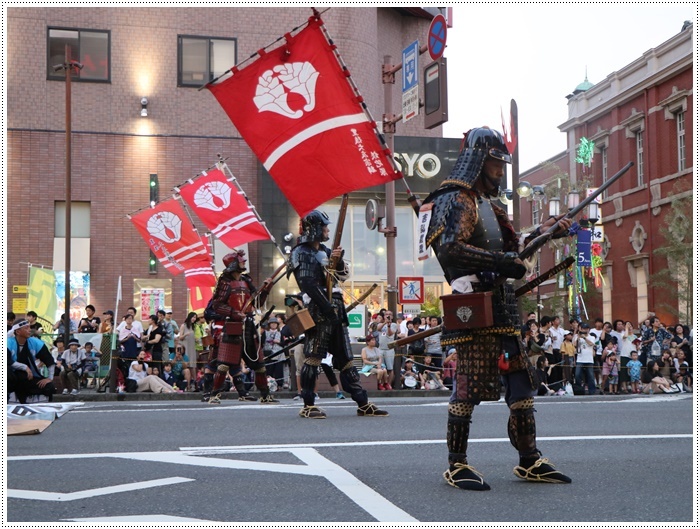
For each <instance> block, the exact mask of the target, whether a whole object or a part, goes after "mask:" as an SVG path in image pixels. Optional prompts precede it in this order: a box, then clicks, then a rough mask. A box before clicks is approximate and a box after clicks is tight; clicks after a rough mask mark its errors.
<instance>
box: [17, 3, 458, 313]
mask: <svg viewBox="0 0 700 529" xmlns="http://www.w3.org/2000/svg"><path fill="white" fill-rule="evenodd" d="M436 13H437V10H436V9H432V8H426V9H425V10H424V9H420V8H374V7H333V8H331V9H329V10H327V11H326V12H324V13H323V15H322V17H323V19H324V21H325V23H326V26H327V28H328V31H329V33H330V34H331V36H332V37H333V38H334V40H335V43H336V44H337V45H338V48H339V51H340V52H341V54H342V56H343V58H344V60H345V62H346V63H347V65H348V67H349V69H350V72H351V73H352V75H353V78H354V80H355V82H356V84H357V85H358V87H359V89H360V91H361V93H362V94H363V95H364V97H365V101H366V102H367V104H368V107H369V110H370V112H371V113H372V115H373V116H374V118H375V119H376V120H380V119H381V117H382V113H383V111H384V87H383V85H382V82H381V64H382V63H383V62H384V57H385V56H386V55H390V56H392V57H393V61H394V62H399V61H400V57H401V51H402V49H403V48H404V47H406V45H408V44H409V43H410V42H412V41H413V40H416V39H425V35H426V34H427V29H428V25H429V23H430V20H431V19H432V17H433V15H434V14H436ZM310 15H311V11H310V9H308V8H302V7H284V8H283V9H280V8H259V7H250V8H246V7H235V8H227V7H197V8H194V7H172V8H171V7H169V8H150V7H149V8H142V7H138V8H137V7H134V8H132V7H80V8H64V7H10V8H8V10H7V26H6V29H7V42H8V43H10V45H9V47H8V51H7V69H6V71H7V79H8V82H7V110H8V113H7V121H6V124H7V145H8V150H7V152H8V163H7V170H8V177H7V198H8V201H7V203H8V204H9V205H10V210H9V215H8V218H9V219H10V224H9V228H10V229H8V239H7V256H8V259H7V283H6V284H7V285H24V284H27V274H28V272H27V263H32V264H34V265H43V266H46V267H49V268H54V269H56V270H60V269H61V268H62V267H63V266H64V264H63V258H62V257H61V256H62V255H64V252H65V250H62V249H63V248H65V246H64V244H65V222H64V219H65V213H64V212H65V192H66V189H65V185H66V173H65V154H66V152H65V148H66V138H65V126H66V122H65V96H66V86H65V77H64V74H63V73H62V72H54V70H53V68H52V66H53V65H54V64H59V63H61V62H63V55H62V54H63V49H64V44H65V43H70V44H71V45H72V47H73V48H72V49H73V50H74V51H73V53H74V54H75V57H74V58H76V59H78V60H80V61H81V62H82V63H83V64H84V68H83V70H82V71H81V72H80V79H76V82H73V83H72V130H73V135H72V184H71V188H72V193H71V197H72V198H71V201H72V210H73V216H72V218H73V219H74V220H73V221H72V230H71V231H72V237H71V245H72V248H73V253H72V257H71V264H72V266H71V269H72V270H80V271H83V272H89V274H90V284H91V287H90V291H89V302H91V303H92V304H94V305H95V306H96V307H97V309H98V313H101V312H102V311H103V310H105V309H107V308H109V307H112V306H113V303H114V296H115V291H116V284H117V277H118V276H120V275H121V276H122V277H123V281H124V293H125V295H124V298H125V299H124V300H123V302H122V307H125V306H128V305H130V304H131V297H130V294H131V292H132V285H133V291H134V298H133V299H134V302H135V303H136V302H137V299H138V298H137V296H136V292H137V291H138V288H139V287H143V286H145V285H165V287H166V288H167V289H168V293H170V291H172V297H169V296H168V298H167V299H168V302H167V303H166V306H172V307H173V309H174V311H175V314H176V318H177V319H179V320H180V321H181V320H182V319H183V318H184V313H185V311H186V286H185V281H184V277H182V276H177V277H172V276H171V275H170V274H169V273H168V272H167V271H165V270H164V269H163V267H159V269H158V270H157V273H155V274H150V273H149V251H148V247H147V246H146V244H145V243H144V241H143V240H142V239H141V238H140V236H139V235H138V233H137V231H136V230H135V229H134V228H133V226H132V225H131V223H130V221H129V220H128V219H127V217H126V215H127V214H128V213H131V212H134V211H136V210H138V209H140V208H143V207H145V206H147V205H148V203H149V175H150V174H157V175H158V181H159V187H160V198H161V199H164V198H167V197H168V195H169V193H170V192H171V191H170V190H171V189H172V187H174V186H176V185H178V184H181V183H182V182H184V181H186V180H187V179H188V178H191V177H193V176H195V175H197V174H198V173H199V172H200V171H202V170H203V169H206V168H208V167H210V166H212V165H213V164H214V162H216V160H217V158H216V155H217V154H218V153H221V154H222V155H223V156H225V157H228V165H229V167H230V168H231V169H232V171H234V173H235V174H236V176H237V178H238V180H239V182H240V184H241V186H242V187H243V189H245V191H246V193H247V194H248V196H249V198H250V199H251V201H252V203H253V204H255V205H256V206H257V208H258V210H259V211H260V212H261V215H262V216H263V218H264V219H265V220H266V221H268V223H269V224H270V225H274V226H276V228H275V229H277V227H279V231H281V232H286V231H287V228H289V229H290V231H294V230H292V227H294V226H296V223H297V222H298V219H297V218H296V217H295V215H293V214H292V213H293V212H291V210H289V209H287V210H283V211H281V212H280V210H278V209H275V205H276V204H279V203H282V202H283V198H282V197H281V195H280V194H279V191H277V189H276V187H275V186H274V184H272V183H271V181H270V180H269V176H267V175H266V173H265V171H264V169H263V168H262V166H261V165H260V164H259V162H258V161H257V159H256V158H255V156H254V155H253V154H252V152H251V151H250V150H249V149H248V147H247V146H246V144H245V143H244V141H243V140H242V139H241V138H240V136H239V135H238V133H237V131H236V130H235V129H234V127H233V125H232V124H231V122H230V121H229V119H228V117H227V116H226V114H225V113H224V112H223V110H222V109H221V108H220V106H219V104H218V103H217V102H216V100H215V99H214V97H213V96H212V95H211V94H210V93H208V91H206V90H203V91H198V90H197V88H198V87H199V86H201V85H202V84H204V83H205V82H206V81H207V80H209V79H210V78H213V77H214V76H216V75H219V74H221V73H223V71H225V69H227V68H229V67H230V66H232V65H233V64H234V63H238V62H239V61H241V60H242V59H244V58H246V57H249V56H250V55H251V54H253V53H255V52H256V51H257V50H259V49H260V48H262V47H264V46H267V45H269V44H271V43H272V42H273V41H275V40H276V39H277V38H278V37H280V36H282V35H283V34H284V33H286V32H288V31H290V30H291V29H292V28H293V27H295V26H298V25H300V24H301V23H303V22H305V21H306V20H307V18H308V17H309V16H310ZM426 55H427V54H426ZM428 61H429V58H427V57H426V56H422V57H421V59H420V67H421V68H422V67H424V66H425V65H426V64H427V63H428ZM400 85H401V83H400V82H397V83H396V85H395V86H394V87H393V107H394V108H393V109H392V111H393V113H395V114H400V113H401V86H400ZM144 97H145V98H147V101H148V103H147V108H146V110H147V117H142V116H141V110H142V105H141V100H142V98H144ZM399 133H400V134H401V135H402V136H405V137H409V139H410V137H424V138H427V139H430V138H433V139H435V140H437V139H439V138H440V136H441V135H442V129H441V127H437V128H435V129H432V130H429V131H426V130H424V128H423V119H422V116H421V117H419V118H418V119H414V120H412V121H411V122H409V123H407V124H405V125H402V126H401V127H400V132H399ZM399 143H400V142H399ZM409 143H410V142H409ZM446 170H449V167H444V168H443V171H442V172H441V174H444V171H446ZM435 179H436V180H437V181H439V179H440V175H435ZM399 192H401V193H403V189H399V188H398V186H397V193H399ZM368 193H369V192H368ZM366 196H368V194H367V193H366V194H365V195H362V194H360V195H358V197H357V198H354V204H356V206H357V208H359V204H360V203H361V204H362V207H364V201H365V200H366ZM13 204H14V205H15V206H12V205H13ZM355 214H358V212H357V211H356V212H355ZM194 220H195V225H196V226H197V227H198V228H200V230H201V231H202V233H203V232H204V231H205V230H204V229H203V226H202V225H201V224H200V223H199V221H198V220H197V219H194ZM275 223H276V224H275ZM283 228H284V229H283ZM274 235H275V237H276V238H277V239H278V241H280V242H281V239H280V235H281V233H274ZM273 254H274V251H273V249H271V243H258V242H256V243H251V244H250V245H249V268H250V269H251V270H252V271H253V272H254V273H253V275H254V276H257V275H258V274H257V273H256V272H257V271H262V272H261V274H260V275H262V273H266V272H267V271H271V270H272V269H274V263H273V260H274V259H273V257H272V256H273ZM411 271H413V270H411ZM374 276H377V274H374ZM374 276H373V275H371V274H370V275H368V278H367V280H368V281H370V280H372V279H373V278H375V279H376V278H378V276H377V277H374ZM260 280H262V277H261V278H260ZM8 290H9V292H8V295H7V300H6V301H7V302H8V307H12V301H13V296H12V294H11V289H8ZM276 295H277V293H276ZM137 306H138V305H137ZM278 306H281V304H278ZM120 310H121V309H120Z"/></svg>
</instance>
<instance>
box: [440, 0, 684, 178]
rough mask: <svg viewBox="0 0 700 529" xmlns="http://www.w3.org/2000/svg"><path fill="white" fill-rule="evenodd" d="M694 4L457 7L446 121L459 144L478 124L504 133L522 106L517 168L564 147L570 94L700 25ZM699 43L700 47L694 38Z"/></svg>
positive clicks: (447, 133)
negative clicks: (688, 26) (514, 109)
mask: <svg viewBox="0 0 700 529" xmlns="http://www.w3.org/2000/svg"><path fill="white" fill-rule="evenodd" d="M696 10H697V7H696V6H695V3H694V2H693V3H691V2H675V3H674V2H664V3H658V4H657V3H646V4H642V3H627V2H625V3H624V4H611V3H609V4H605V3H596V4H582V3H576V4H573V3H572V4H568V3H561V4H550V3H546V4H545V3H536V4H514V5H513V4H510V5H506V4H495V3H494V4H486V5H484V4H475V5H468V4H466V5H465V4H461V5H458V6H455V7H454V8H453V18H454V22H453V27H452V28H450V29H449V30H448V33H447V48H446V50H445V57H446V58H447V85H448V101H449V110H448V112H449V113H448V116H449V121H448V122H447V123H446V124H445V125H444V126H443V135H444V136H445V137H448V138H461V137H462V134H463V133H464V132H466V131H467V130H468V129H470V128H473V127H480V126H483V125H487V126H490V127H491V128H496V129H498V130H501V109H503V115H504V116H505V119H506V123H508V119H509V118H508V116H509V111H510V101H511V99H515V101H516V103H517V105H518V122H519V132H520V133H519V144H520V172H521V173H522V172H524V171H526V170H528V169H531V168H533V167H535V166H536V165H538V164H539V163H540V162H543V161H545V160H546V159H548V158H550V157H552V156H554V155H556V154H558V153H560V152H562V151H564V150H565V149H566V135H565V134H564V133H562V132H560V131H559V129H558V128H557V127H558V125H561V124H562V123H564V122H565V121H566V120H567V118H568V108H567V99H566V96H567V95H568V94H570V93H572V92H573V90H574V88H576V86H577V85H578V84H579V83H581V82H582V81H583V80H584V78H585V77H586V72H587V74H588V80H589V81H590V82H591V83H593V84H597V83H598V82H600V81H603V80H604V79H605V78H606V77H607V76H608V75H609V74H611V73H613V72H615V71H617V70H620V69H622V68H623V67H624V66H626V65H628V64H630V63H631V62H633V61H634V60H636V59H637V58H639V57H641V56H642V55H643V54H644V52H646V51H648V50H650V49H652V48H655V47H657V46H659V45H660V44H661V43H663V42H665V41H666V40H668V39H669V38H671V37H672V36H673V35H675V34H677V33H679V32H680V31H681V27H682V26H683V22H684V21H685V20H691V21H692V22H693V23H694V24H696V25H697V11H696ZM696 42H697V41H696Z"/></svg>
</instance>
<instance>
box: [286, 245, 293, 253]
mask: <svg viewBox="0 0 700 529" xmlns="http://www.w3.org/2000/svg"><path fill="white" fill-rule="evenodd" d="M284 253H286V254H290V253H292V247H291V246H289V245H287V246H285V247H284Z"/></svg>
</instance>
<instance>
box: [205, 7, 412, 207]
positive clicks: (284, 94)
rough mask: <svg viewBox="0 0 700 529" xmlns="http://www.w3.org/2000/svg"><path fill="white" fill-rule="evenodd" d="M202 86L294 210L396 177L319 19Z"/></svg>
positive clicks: (345, 69) (313, 20)
mask: <svg viewBox="0 0 700 529" xmlns="http://www.w3.org/2000/svg"><path fill="white" fill-rule="evenodd" d="M258 54H259V57H258V58H257V59H256V60H255V61H253V62H251V63H249V64H247V65H246V66H245V67H244V68H242V69H238V68H237V67H234V68H232V69H231V71H232V73H233V75H232V76H231V77H229V78H227V79H226V80H224V81H221V82H220V83H217V84H211V85H208V88H209V90H211V92H212V94H214V96H215V97H216V99H217V100H218V101H219V104H220V105H221V106H222V107H223V109H224V110H225V111H226V114H228V116H229V118H230V119H231V121H232V122H233V124H234V125H235V126H236V128H237V129H238V132H239V133H240V134H241V136H243V139H244V140H245V141H246V142H247V143H248V145H249V146H250V148H251V149H252V150H253V152H254V153H255V154H256V156H257V157H258V159H259V160H260V161H261V163H262V164H263V166H264V167H265V169H267V171H268V172H269V173H270V175H271V176H272V178H273V179H274V180H275V182H277V185H278V186H279V187H280V189H281V190H282V192H283V193H284V194H285V196H286V197H287V199H288V200H289V201H290V202H291V204H292V206H293V207H294V209H295V210H296V211H297V213H299V215H305V214H306V213H308V212H309V211H310V210H312V209H314V208H315V207H317V206H318V205H320V204H322V203H324V202H326V201H328V200H329V199H331V198H333V197H337V196H340V195H343V194H345V193H349V192H351V191H355V190H357V189H363V188H365V187H370V186H374V185H378V184H385V183H387V182H389V181H391V180H396V179H398V178H401V173H400V172H398V171H396V169H395V167H394V165H393V163H392V162H391V160H390V154H391V153H390V152H389V150H388V149H387V148H386V147H385V146H383V145H382V143H381V142H380V139H379V137H378V135H377V131H376V127H375V124H374V122H372V121H371V120H370V119H369V116H368V114H367V113H366V112H365V109H364V103H363V102H362V97H361V96H360V95H359V94H358V93H356V90H355V89H354V87H353V86H352V85H351V84H350V80H349V72H348V71H347V68H343V67H342V66H341V62H340V58H339V56H337V55H336V51H335V45H332V44H330V43H329V42H328V39H327V38H326V35H325V34H324V31H323V22H322V21H321V20H320V18H314V17H312V18H311V19H310V20H309V23H308V24H307V26H306V27H305V28H304V29H302V30H301V31H300V32H299V33H297V34H296V35H293V36H292V35H290V34H289V33H288V34H286V35H285V36H284V44H282V45H281V46H279V47H277V48H275V49H272V50H270V51H265V50H260V51H259V52H258Z"/></svg>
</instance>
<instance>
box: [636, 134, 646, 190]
mask: <svg viewBox="0 0 700 529" xmlns="http://www.w3.org/2000/svg"><path fill="white" fill-rule="evenodd" d="M634 137H635V142H636V145H637V185H638V186H643V185H644V133H643V132H642V131H641V130H638V131H637V132H636V133H635V135H634Z"/></svg>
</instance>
